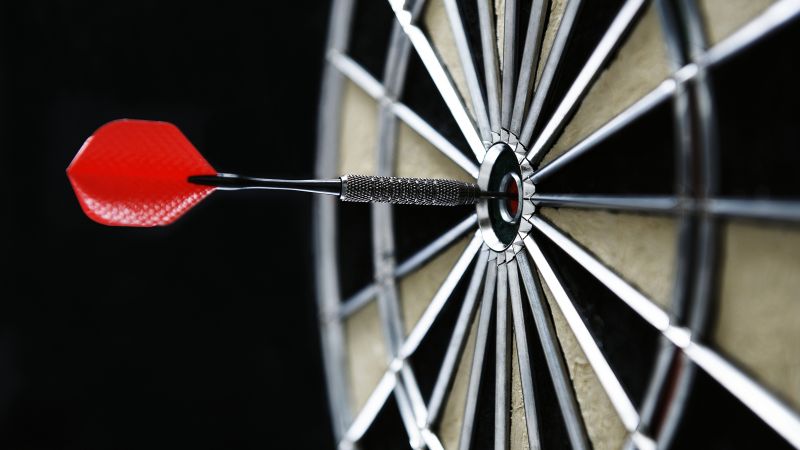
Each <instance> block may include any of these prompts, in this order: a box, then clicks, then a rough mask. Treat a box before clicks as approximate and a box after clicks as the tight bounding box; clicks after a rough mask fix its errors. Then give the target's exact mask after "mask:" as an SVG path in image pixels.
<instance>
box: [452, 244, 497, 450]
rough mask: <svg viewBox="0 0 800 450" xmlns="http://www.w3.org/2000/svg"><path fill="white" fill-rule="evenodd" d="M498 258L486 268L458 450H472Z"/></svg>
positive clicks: (493, 256) (494, 256) (492, 259)
mask: <svg viewBox="0 0 800 450" xmlns="http://www.w3.org/2000/svg"><path fill="white" fill-rule="evenodd" d="M496 258H497V256H496V254H495V253H494V252H491V253H490V255H489V261H488V263H487V267H486V280H485V281H484V285H483V298H481V310H480V313H479V314H480V317H479V318H478V331H477V335H476V336H475V351H474V352H473V355H472V365H471V367H470V372H469V382H468V385H467V399H466V402H465V404H464V420H463V421H462V422H461V432H460V437H459V440H458V450H470V448H471V444H472V434H473V429H474V425H475V411H476V410H477V409H478V395H479V394H480V387H481V376H482V374H483V359H484V356H485V355H486V344H487V342H488V340H489V326H490V325H491V321H492V306H493V303H494V295H495V282H496V281H497V262H496V261H497V260H496Z"/></svg>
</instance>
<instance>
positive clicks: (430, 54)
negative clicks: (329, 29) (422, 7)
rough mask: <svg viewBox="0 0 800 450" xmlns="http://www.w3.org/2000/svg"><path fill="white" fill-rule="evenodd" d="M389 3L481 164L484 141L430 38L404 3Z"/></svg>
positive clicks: (399, 1)
mask: <svg viewBox="0 0 800 450" xmlns="http://www.w3.org/2000/svg"><path fill="white" fill-rule="evenodd" d="M388 2H389V5H390V6H391V7H392V10H393V11H394V14H395V17H397V21H398V22H400V26H401V27H403V31H405V33H406V36H408V39H409V40H410V41H411V45H413V46H414V49H415V50H416V51H417V54H418V55H419V58H420V59H421V60H422V64H423V65H424V66H425V68H426V69H427V70H428V74H429V75H430V76H431V79H432V80H433V83H434V84H435V85H436V88H437V89H438V90H439V94H440V95H441V96H442V99H443V100H444V102H445V104H446V105H447V108H448V109H449V110H450V114H451V115H452V116H453V118H454V119H455V121H456V124H458V128H459V129H460V130H461V133H462V134H463V135H464V138H465V139H466V140H467V144H468V145H469V147H470V150H472V152H473V153H474V154H475V157H476V158H477V159H478V161H482V160H483V156H484V155H485V154H486V149H485V148H484V145H483V141H482V140H481V138H480V136H479V135H478V131H477V130H476V129H475V125H474V124H473V123H472V119H471V118H470V117H469V114H468V113H467V108H466V107H465V106H464V103H463V102H462V100H461V96H460V95H459V94H458V92H457V91H456V89H455V87H454V86H453V83H452V81H451V80H450V77H449V76H448V74H447V72H446V71H445V69H444V66H443V65H442V62H441V61H439V57H438V56H437V55H436V52H435V51H434V50H433V47H432V46H431V43H430V42H429V41H428V38H427V36H425V33H423V32H422V30H421V29H420V28H419V27H418V26H416V25H415V24H414V22H413V16H412V14H411V12H410V11H408V10H407V9H406V5H405V3H406V2H405V0H388Z"/></svg>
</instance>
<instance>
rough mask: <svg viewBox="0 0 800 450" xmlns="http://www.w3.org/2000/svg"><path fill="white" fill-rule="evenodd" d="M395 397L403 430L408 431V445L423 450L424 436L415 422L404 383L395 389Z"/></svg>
mask: <svg viewBox="0 0 800 450" xmlns="http://www.w3.org/2000/svg"><path fill="white" fill-rule="evenodd" d="M394 397H395V399H396V400H397V409H398V410H400V421H401V422H403V428H405V429H406V434H408V444H409V445H410V446H411V448H413V449H415V450H417V449H422V448H423V442H422V436H421V435H420V433H419V428H417V423H416V421H415V420H414V412H413V410H412V406H411V401H410V399H409V396H408V393H407V392H406V390H405V389H404V388H403V384H402V383H401V384H398V385H397V386H396V387H395V388H394Z"/></svg>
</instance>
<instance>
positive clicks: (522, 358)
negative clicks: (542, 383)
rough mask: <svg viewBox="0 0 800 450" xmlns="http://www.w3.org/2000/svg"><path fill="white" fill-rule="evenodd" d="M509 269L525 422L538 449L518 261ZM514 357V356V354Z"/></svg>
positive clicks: (534, 445) (536, 422) (534, 405)
mask: <svg viewBox="0 0 800 450" xmlns="http://www.w3.org/2000/svg"><path fill="white" fill-rule="evenodd" d="M506 267H507V269H508V291H509V293H510V294H511V317H512V318H513V320H514V336H515V337H516V341H517V361H518V362H519V377H520V382H521V384H522V404H523V406H524V408H525V424H526V426H527V429H528V445H529V448H530V449H538V448H539V447H540V444H539V421H538V420H537V418H536V391H535V389H534V387H533V371H532V370H531V356H530V353H529V352H528V335H527V332H526V331H525V318H524V316H523V315H522V294H521V293H520V289H519V271H518V269H517V262H516V261H515V260H514V259H512V260H510V261H508V262H507V263H506ZM512 357H513V356H512Z"/></svg>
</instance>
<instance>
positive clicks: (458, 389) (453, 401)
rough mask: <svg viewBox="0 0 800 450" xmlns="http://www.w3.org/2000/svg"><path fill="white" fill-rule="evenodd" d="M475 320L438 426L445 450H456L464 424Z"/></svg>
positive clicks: (475, 329)
mask: <svg viewBox="0 0 800 450" xmlns="http://www.w3.org/2000/svg"><path fill="white" fill-rule="evenodd" d="M479 315H480V314H476V316H475V320H474V321H473V323H472V327H471V328H470V331H469V336H468V337H467V342H466V343H465V344H464V351H463V352H462V353H461V361H459V363H458V367H456V374H455V379H454V380H453V386H452V388H451V390H450V394H449V395H448V397H447V402H446V403H445V406H444V412H443V413H442V422H441V424H440V425H439V439H440V440H441V441H442V445H443V446H444V448H445V449H446V450H456V449H458V443H459V437H460V436H459V434H460V433H461V424H462V423H463V422H464V407H465V405H466V403H467V386H468V385H469V375H470V369H471V368H472V356H473V355H474V354H475V334H476V332H477V329H478V316H479Z"/></svg>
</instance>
